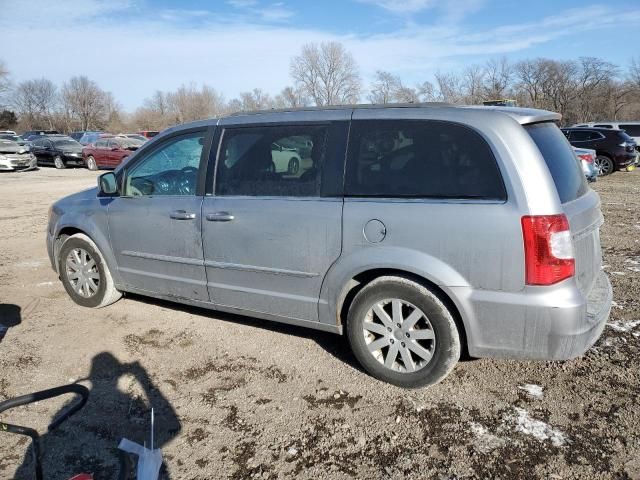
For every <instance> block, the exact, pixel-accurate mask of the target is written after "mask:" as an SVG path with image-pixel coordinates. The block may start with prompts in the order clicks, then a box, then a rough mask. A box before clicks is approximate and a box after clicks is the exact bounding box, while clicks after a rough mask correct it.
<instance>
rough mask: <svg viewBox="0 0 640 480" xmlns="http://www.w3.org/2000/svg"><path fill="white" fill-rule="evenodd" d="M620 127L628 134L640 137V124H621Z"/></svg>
mask: <svg viewBox="0 0 640 480" xmlns="http://www.w3.org/2000/svg"><path fill="white" fill-rule="evenodd" d="M620 128H621V129H622V130H624V131H625V132H626V133H627V135H630V136H632V137H640V125H620Z"/></svg>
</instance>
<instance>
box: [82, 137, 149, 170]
mask: <svg viewBox="0 0 640 480" xmlns="http://www.w3.org/2000/svg"><path fill="white" fill-rule="evenodd" d="M141 145H142V142H140V141H139V140H135V139H132V138H124V137H107V138H100V139H98V140H96V142H95V143H92V144H89V145H87V146H85V147H84V148H83V149H82V158H83V159H84V163H85V165H86V166H87V168H88V169H89V170H98V169H99V168H116V167H117V166H118V165H120V163H122V160H124V159H125V158H127V157H128V156H129V155H131V154H132V153H133V152H135V151H136V150H137V149H138V148H140V146H141Z"/></svg>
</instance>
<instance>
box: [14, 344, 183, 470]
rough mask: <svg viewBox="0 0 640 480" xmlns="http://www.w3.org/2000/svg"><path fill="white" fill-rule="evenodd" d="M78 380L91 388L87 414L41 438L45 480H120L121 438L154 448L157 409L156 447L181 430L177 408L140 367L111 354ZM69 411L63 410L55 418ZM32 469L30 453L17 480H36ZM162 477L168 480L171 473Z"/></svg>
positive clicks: (100, 356)
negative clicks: (82, 478) (81, 476)
mask: <svg viewBox="0 0 640 480" xmlns="http://www.w3.org/2000/svg"><path fill="white" fill-rule="evenodd" d="M79 381H81V382H87V381H88V382H90V383H91V386H90V390H91V393H90V395H89V401H88V402H87V404H86V406H85V407H84V409H82V410H81V411H80V412H78V413H77V414H75V415H74V416H73V417H71V418H70V419H69V420H68V421H67V422H65V423H63V424H62V425H61V426H60V427H59V429H57V430H54V431H53V432H50V433H46V434H44V435H43V436H42V437H41V446H42V451H43V455H42V466H43V471H44V478H45V479H47V478H60V479H66V478H71V477H72V476H73V475H75V474H78V473H92V474H93V475H94V478H95V479H96V480H100V479H105V480H106V479H109V480H113V479H116V478H118V476H119V471H120V467H119V451H118V450H117V446H118V444H119V443H120V440H121V439H122V438H128V439H129V440H131V441H133V442H136V443H139V444H140V445H143V444H145V443H146V445H147V447H148V446H149V436H150V428H151V422H150V412H151V408H152V407H153V409H154V412H155V440H154V442H155V445H154V448H162V447H163V446H164V445H166V444H167V442H169V441H170V440H171V439H173V438H174V437H175V436H176V435H177V434H178V433H179V432H180V430H181V428H182V426H181V423H180V420H179V419H178V416H177V414H176V412H175V410H174V409H173V407H172V405H171V404H170V403H169V401H168V400H167V399H166V398H165V397H164V395H163V394H162V392H161V391H160V390H158V389H157V388H156V386H155V385H154V383H153V381H152V379H151V377H150V376H149V375H148V373H147V372H146V370H145V369H144V368H143V367H142V365H140V363H138V362H132V363H121V362H120V361H119V360H118V359H117V358H116V357H115V356H114V355H112V354H111V353H109V352H102V353H99V354H97V355H96V356H95V357H93V360H92V362H91V371H90V373H89V376H88V377H87V378H85V379H81V380H79ZM26 408H29V407H26ZM66 409H67V406H64V407H63V408H62V409H60V411H59V412H58V413H57V414H56V415H54V416H53V419H55V418H57V417H58V416H59V415H61V414H62V413H63V412H64V411H66ZM33 467H34V465H33V459H32V453H31V452H30V451H29V452H27V453H26V454H25V457H24V461H23V463H22V465H21V466H20V467H19V468H18V470H17V471H16V473H15V479H16V480H22V479H24V480H27V479H29V480H31V479H32V478H33V472H34V468H33ZM163 470H164V469H163ZM134 472H135V470H134ZM163 476H164V478H168V475H167V474H166V472H165V473H163Z"/></svg>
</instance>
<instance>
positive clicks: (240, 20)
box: [0, 0, 640, 109]
mask: <svg viewBox="0 0 640 480" xmlns="http://www.w3.org/2000/svg"><path fill="white" fill-rule="evenodd" d="M236 1H238V0H236ZM242 8H243V9H244V8H251V9H255V8H273V9H275V11H277V9H278V8H282V9H285V10H286V6H285V4H281V3H270V4H264V5H263V4H258V3H256V4H253V5H252V6H251V5H250V6H249V7H245V6H242ZM22 10H24V6H23V5H21V4H19V3H18V2H15V3H14V2H11V3H6V4H4V5H3V15H2V17H0V32H2V33H1V34H0V35H1V37H2V40H3V44H5V45H10V46H11V48H7V49H4V50H3V52H2V54H0V57H1V58H2V59H3V60H4V61H5V62H6V64H7V66H8V68H9V69H10V71H11V75H12V79H13V80H14V81H16V82H19V81H21V80H26V79H30V78H40V77H42V76H45V77H47V78H50V79H51V80H53V81H55V82H56V83H58V84H61V83H62V82H64V81H66V80H68V79H69V78H70V77H71V76H73V75H87V76H89V77H90V78H92V79H94V80H96V81H97V82H98V83H99V84H100V85H101V87H102V88H104V89H106V90H109V91H111V92H113V94H114V95H115V97H116V98H117V99H118V100H119V101H120V102H122V103H123V105H124V106H125V107H126V108H127V109H133V108H135V107H136V106H138V105H140V104H141V102H142V100H143V99H144V98H145V97H148V96H150V95H151V94H152V93H153V92H154V91H155V90H158V89H160V90H171V89H175V88H177V87H178V86H180V85H181V84H183V83H190V82H196V83H207V84H209V85H212V86H213V87H215V88H216V89H218V90H219V91H221V92H222V93H224V94H225V96H226V97H227V98H232V97H234V96H236V95H237V94H238V93H239V92H241V91H246V90H251V89H253V88H254V87H260V88H262V89H263V90H265V91H268V92H270V93H277V92H278V91H280V90H281V89H282V88H283V87H284V86H286V85H289V84H291V79H290V77H289V61H290V59H291V57H293V56H294V55H296V54H298V53H299V50H300V47H301V46H302V45H303V44H304V43H308V42H321V41H329V40H336V41H339V42H342V43H344V44H345V46H346V48H347V49H348V50H350V51H351V52H352V53H353V55H354V57H355V59H356V61H357V62H358V64H359V66H360V68H361V71H362V74H363V78H364V79H365V81H367V80H369V79H370V78H372V76H373V74H374V73H375V71H376V70H379V69H383V70H389V71H391V72H394V73H395V74H398V75H400V76H401V77H402V78H403V80H404V82H405V83H406V84H409V85H411V84H414V83H418V82H421V81H424V80H425V79H429V78H430V77H431V75H432V74H433V73H434V72H435V71H436V70H448V69H454V68H458V67H460V66H461V62H462V61H465V62H466V61H469V58H472V57H477V58H478V59H480V61H482V60H483V59H484V58H486V57H487V56H491V55H503V54H509V53H513V52H521V51H526V50H527V49H529V48H532V47H535V46H537V45H540V44H544V43H547V42H549V41H552V40H557V39H560V38H562V37H572V36H574V35H575V32H579V34H580V35H593V34H594V32H596V31H597V30H598V29H601V28H607V27H608V28H611V27H612V26H615V27H616V28H617V29H619V30H620V31H622V30H626V31H632V30H634V29H635V30H637V29H638V28H639V27H640V9H636V10H632V9H626V10H621V9H619V8H616V7H603V6H597V7H588V6H585V7H583V8H580V9H577V10H566V11H559V12H558V14H557V15H554V16H551V17H547V18H543V19H540V20H537V21H532V22H528V23H520V24H513V25H506V26H501V27H498V28H493V29H488V30H480V31H478V29H474V30H473V31H472V32H473V33H469V29H467V28H465V27H463V26H462V25H459V24H455V23H437V24H433V25H429V26H424V25H412V26H408V27H405V28H402V29H400V30H398V31H395V32H392V33H386V34H337V33H333V32H330V31H324V30H321V29H313V28H307V27H305V28H302V27H298V26H296V25H295V22H291V23H281V22H278V21H274V20H276V19H278V15H277V14H275V16H272V19H273V20H271V21H269V20H265V19H264V16H263V15H260V14H256V13H247V12H244V11H243V10H241V9H239V12H240V13H238V14H237V15H235V16H234V15H229V14H228V13H227V15H226V16H224V15H221V14H219V13H218V12H214V11H212V12H206V11H204V10H186V11H185V10H180V9H173V10H165V11H163V12H158V11H155V12H154V14H143V13H144V9H142V10H141V7H140V6H139V4H137V3H129V2H126V1H120V2H117V3H114V2H109V3H103V2H100V1H98V0H88V1H86V2H80V1H79V0H71V1H70V2H68V3H67V2H62V5H59V4H56V5H55V6H52V4H51V3H49V2H48V1H45V0H39V3H38V4H37V5H36V6H35V7H33V8H32V7H30V11H33V12H34V15H36V17H37V18H42V19H45V18H46V19H47V21H37V20H36V21H34V24H37V25H38V28H37V29H35V28H34V29H30V30H29V34H28V35H25V30H24V25H23V24H22V23H21V22H15V21H14V19H15V18H21V16H22V15H23V13H22ZM35 12H37V14H36V13H35ZM141 12H142V13H141ZM207 13H208V14H207ZM189 16H190V18H188V17H189ZM282 18H285V19H286V18H287V17H280V19H282ZM30 21H31V20H30ZM61 32H63V33H62V34H61ZM41 52H42V54H40V53H41ZM563 53H564V54H565V55H566V54H568V53H570V52H563Z"/></svg>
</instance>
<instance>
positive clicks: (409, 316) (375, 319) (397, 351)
mask: <svg viewBox="0 0 640 480" xmlns="http://www.w3.org/2000/svg"><path fill="white" fill-rule="evenodd" d="M362 333H363V335H364V339H365V343H366V345H367V349H368V350H369V353H370V354H371V355H372V356H373V357H374V358H375V359H376V360H377V361H378V362H379V363H381V364H383V365H384V366H385V367H387V368H389V369H391V370H394V371H397V372H401V373H412V372H416V371H418V370H421V369H422V368H424V367H425V366H427V364H428V363H429V362H430V361H431V359H432V358H433V355H434V353H435V347H436V337H435V331H434V329H433V326H432V325H431V322H429V319H428V318H427V316H426V315H425V314H424V312H423V311H422V310H420V309H419V308H418V307H416V306H415V305H413V304H411V303H409V302H406V301H404V300H401V299H399V298H393V299H387V300H382V301H380V302H377V303H376V304H375V305H373V306H372V307H371V308H370V309H369V310H368V311H367V314H366V316H365V319H364V322H363V324H362Z"/></svg>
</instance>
